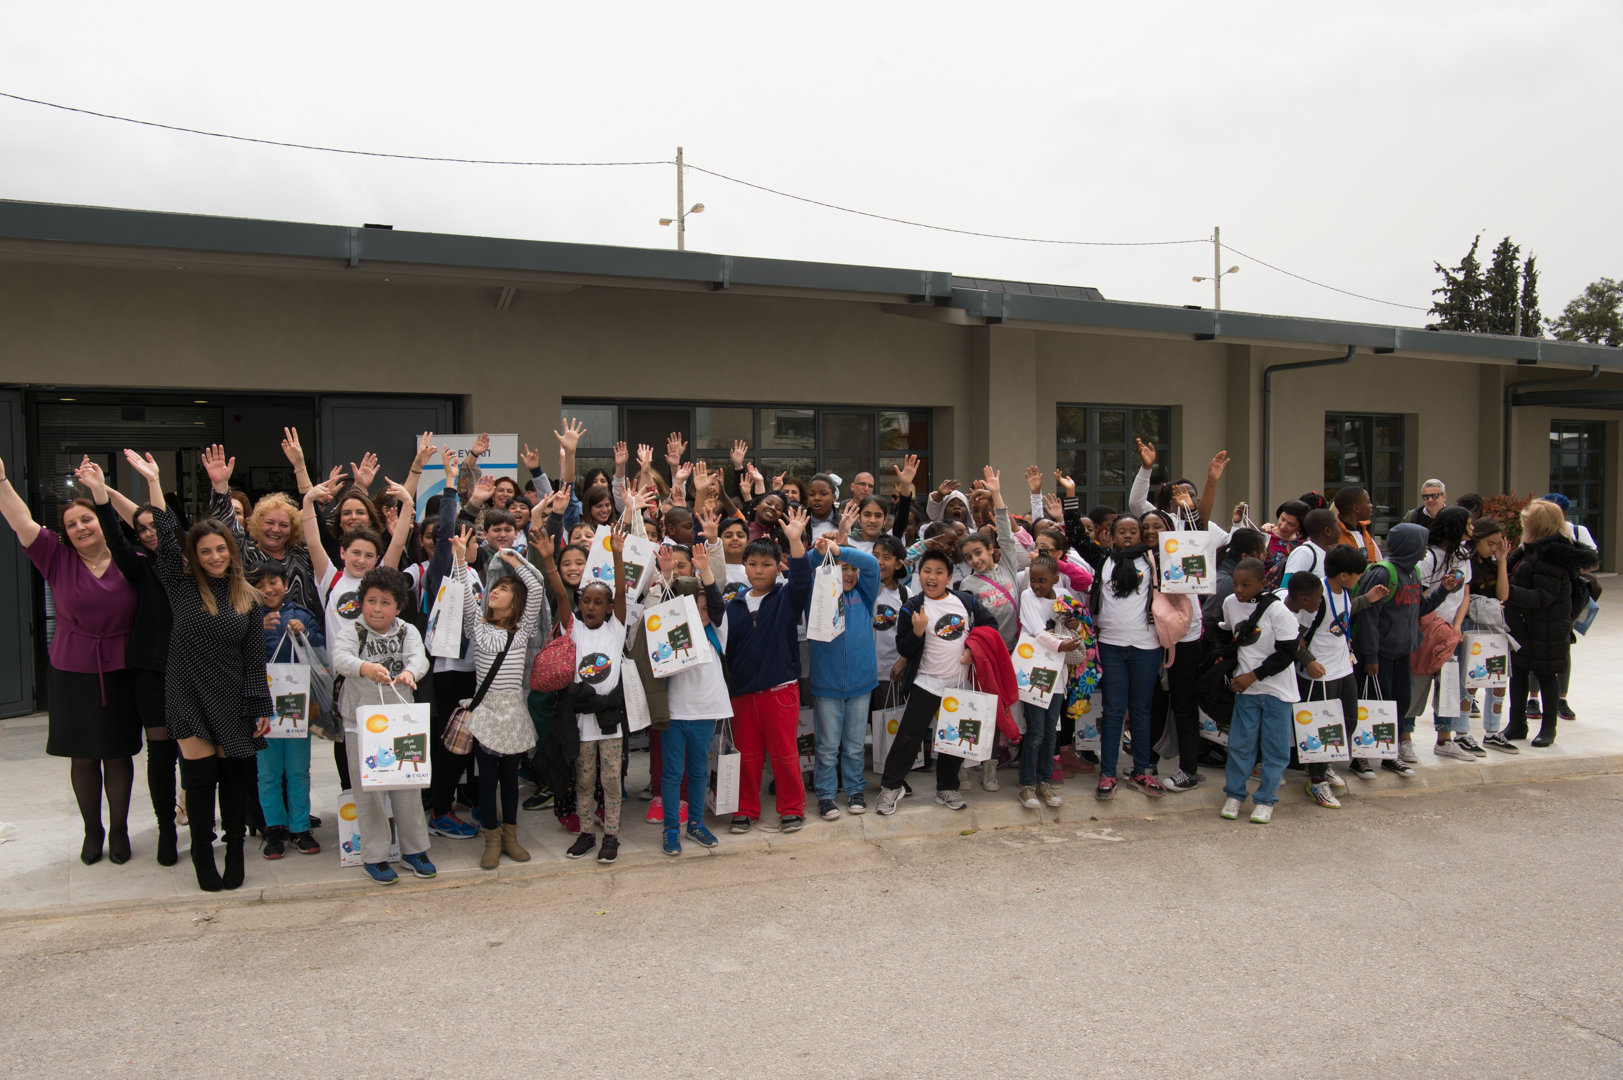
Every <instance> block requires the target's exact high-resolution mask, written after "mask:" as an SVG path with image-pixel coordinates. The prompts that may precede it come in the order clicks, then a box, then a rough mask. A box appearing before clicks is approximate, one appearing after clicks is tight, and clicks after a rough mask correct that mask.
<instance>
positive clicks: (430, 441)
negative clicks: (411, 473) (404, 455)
mask: <svg viewBox="0 0 1623 1080" xmlns="http://www.w3.org/2000/svg"><path fill="white" fill-rule="evenodd" d="M434 454H435V449H434V433H433V432H432V431H425V432H423V434H422V435H421V436H420V437H419V438H418V440H417V456H416V457H415V458H413V459H412V462H411V467H412V468H413V469H416V470H418V471H419V472H420V471H422V468H423V466H424V465H427V464H428V463H429V462H430V461H431V460H433V457H434Z"/></svg>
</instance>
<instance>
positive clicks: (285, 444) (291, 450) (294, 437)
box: [282, 427, 304, 469]
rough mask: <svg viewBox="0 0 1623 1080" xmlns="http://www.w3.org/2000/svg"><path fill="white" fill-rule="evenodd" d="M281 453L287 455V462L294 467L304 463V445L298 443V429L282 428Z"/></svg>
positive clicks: (296, 467)
mask: <svg viewBox="0 0 1623 1080" xmlns="http://www.w3.org/2000/svg"><path fill="white" fill-rule="evenodd" d="M282 453H283V454H284V455H285V456H286V457H287V463H288V464H289V465H291V466H293V467H294V468H295V469H298V468H302V467H303V465H304V447H302V446H300V445H299V429H298V428H292V427H285V428H283V429H282Z"/></svg>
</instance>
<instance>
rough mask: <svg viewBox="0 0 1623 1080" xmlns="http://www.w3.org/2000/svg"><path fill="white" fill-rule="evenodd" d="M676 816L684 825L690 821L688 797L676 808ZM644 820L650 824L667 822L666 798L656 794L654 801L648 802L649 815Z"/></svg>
mask: <svg viewBox="0 0 1623 1080" xmlns="http://www.w3.org/2000/svg"><path fill="white" fill-rule="evenodd" d="M676 816H677V820H678V821H680V822H681V823H682V824H683V825H686V824H687V823H688V802H687V800H686V799H683V800H682V802H681V805H679V806H678V807H677V808H676ZM643 820H645V821H647V822H648V824H650V825H663V824H665V800H664V799H662V798H660V797H659V796H658V795H655V796H654V801H653V802H651V803H649V804H648V816H647V817H645V818H644V819H643Z"/></svg>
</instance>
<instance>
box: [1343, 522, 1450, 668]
mask: <svg viewBox="0 0 1623 1080" xmlns="http://www.w3.org/2000/svg"><path fill="white" fill-rule="evenodd" d="M1429 536H1430V534H1429V533H1428V532H1427V531H1426V529H1425V528H1424V527H1423V526H1420V525H1410V524H1407V523H1405V524H1402V525H1394V526H1393V527H1392V531H1391V532H1390V533H1389V534H1387V537H1386V552H1387V559H1386V561H1387V562H1389V563H1390V564H1391V565H1392V566H1393V567H1395V568H1396V570H1397V580H1396V581H1393V579H1392V574H1390V573H1388V572H1387V568H1386V567H1385V566H1382V565H1380V564H1379V563H1376V564H1373V565H1371V566H1370V568H1369V569H1368V570H1365V571H1364V576H1363V577H1361V578H1359V579H1358V594H1359V595H1360V596H1362V595H1363V594H1364V593H1366V592H1368V591H1369V590H1370V589H1372V588H1374V587H1375V586H1377V585H1385V586H1387V587H1388V588H1389V589H1391V595H1389V596H1388V597H1387V598H1386V599H1385V600H1382V601H1381V602H1380V603H1379V604H1376V605H1374V606H1373V607H1371V608H1370V609H1369V610H1367V611H1365V612H1364V613H1363V614H1362V615H1360V616H1359V617H1358V621H1357V624H1356V625H1355V626H1354V627H1353V651H1354V652H1355V653H1357V655H1358V662H1359V663H1360V664H1374V663H1377V662H1379V661H1381V660H1394V659H1396V658H1398V657H1400V656H1408V655H1409V654H1410V653H1412V652H1414V650H1415V646H1417V645H1419V644H1420V616H1422V615H1425V614H1427V613H1428V612H1431V611H1434V610H1436V608H1437V605H1439V604H1441V603H1442V602H1443V599H1444V598H1445V597H1446V596H1447V595H1448V591H1447V590H1446V589H1445V588H1443V586H1442V585H1441V584H1439V585H1438V586H1437V588H1436V589H1434V590H1432V592H1431V593H1430V594H1429V595H1428V594H1427V593H1426V589H1425V586H1424V585H1422V584H1421V582H1420V577H1419V575H1418V574H1416V573H1415V564H1416V563H1418V562H1419V561H1420V557H1421V556H1422V555H1424V554H1425V553H1426V544H1427V541H1428V539H1429Z"/></svg>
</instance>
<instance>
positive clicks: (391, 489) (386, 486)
mask: <svg viewBox="0 0 1623 1080" xmlns="http://www.w3.org/2000/svg"><path fill="white" fill-rule="evenodd" d="M383 494H384V495H385V496H389V495H393V496H394V497H395V498H397V499H399V500H400V513H401V516H403V517H405V518H407V519H408V520H409V519H410V518H411V516H412V514H413V513H414V512H415V511H416V509H417V506H416V502H415V500H413V499H412V497H411V492H409V491H407V490H406V489H405V488H404V487H403V486H401V485H400V484H397V483H395V482H394V481H393V480H390V479H389V478H388V477H387V476H385V477H384V478H383Z"/></svg>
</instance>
